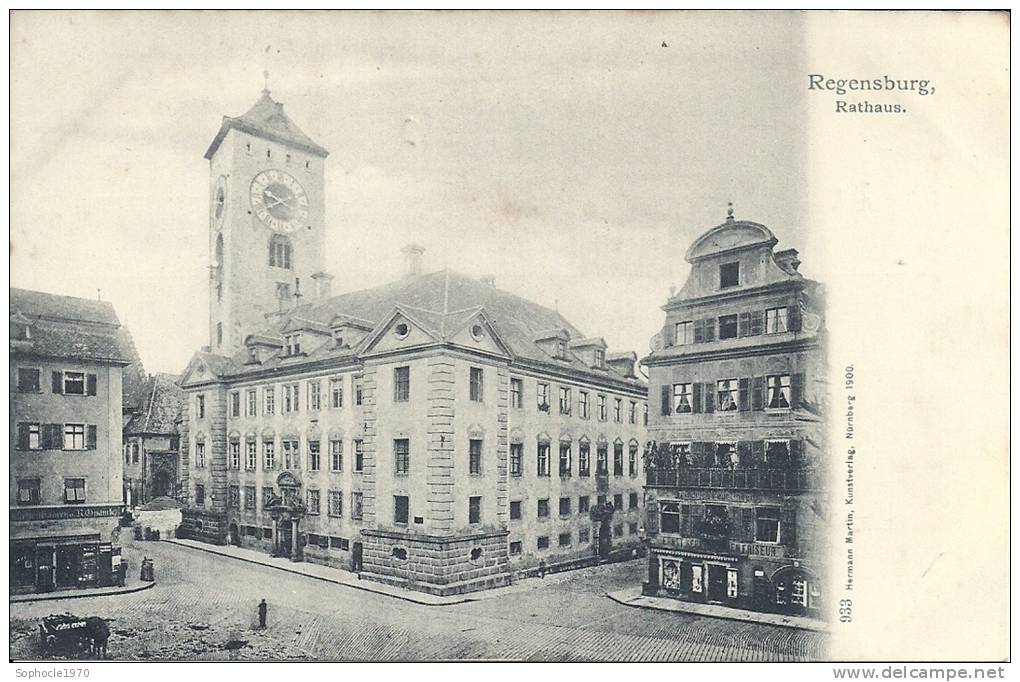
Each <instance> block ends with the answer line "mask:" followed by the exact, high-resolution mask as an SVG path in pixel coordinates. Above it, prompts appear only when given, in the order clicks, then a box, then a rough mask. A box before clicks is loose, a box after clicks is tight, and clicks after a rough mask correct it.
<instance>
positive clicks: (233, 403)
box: [230, 391, 241, 417]
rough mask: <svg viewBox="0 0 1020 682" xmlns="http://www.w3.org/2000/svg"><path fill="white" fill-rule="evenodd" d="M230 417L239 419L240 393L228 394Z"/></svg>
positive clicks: (232, 392)
mask: <svg viewBox="0 0 1020 682" xmlns="http://www.w3.org/2000/svg"><path fill="white" fill-rule="evenodd" d="M230 416H231V417H240V416H241V392H240V391H231V392H230Z"/></svg>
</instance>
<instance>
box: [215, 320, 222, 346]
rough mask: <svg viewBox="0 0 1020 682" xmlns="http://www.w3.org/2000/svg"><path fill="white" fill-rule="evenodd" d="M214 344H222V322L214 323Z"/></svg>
mask: <svg viewBox="0 0 1020 682" xmlns="http://www.w3.org/2000/svg"><path fill="white" fill-rule="evenodd" d="M216 345H217V346H222V345H223V323H222V322H217V323H216Z"/></svg>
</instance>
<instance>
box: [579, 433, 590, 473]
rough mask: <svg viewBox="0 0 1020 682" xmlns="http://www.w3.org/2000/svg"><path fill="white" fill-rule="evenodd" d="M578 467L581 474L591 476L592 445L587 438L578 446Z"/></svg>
mask: <svg viewBox="0 0 1020 682" xmlns="http://www.w3.org/2000/svg"><path fill="white" fill-rule="evenodd" d="M577 468H578V472H577V473H578V475H579V476H591V445H590V444H589V443H588V441H586V440H583V441H581V442H580V443H579V444H578V446H577Z"/></svg>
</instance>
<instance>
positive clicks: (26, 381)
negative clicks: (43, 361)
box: [18, 367, 40, 480]
mask: <svg viewBox="0 0 1020 682" xmlns="http://www.w3.org/2000/svg"><path fill="white" fill-rule="evenodd" d="M39 375H40V371H39V370H38V369H35V368H31V367H19V368H18V390H19V391H20V392H22V393H39V391H40V388H39ZM33 480H34V479H33Z"/></svg>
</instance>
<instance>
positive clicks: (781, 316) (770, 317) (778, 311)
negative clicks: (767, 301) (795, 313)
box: [759, 307, 787, 334]
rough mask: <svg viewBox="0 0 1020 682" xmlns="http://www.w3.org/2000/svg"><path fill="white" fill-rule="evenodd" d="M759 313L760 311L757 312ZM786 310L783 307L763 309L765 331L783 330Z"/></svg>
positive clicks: (779, 331) (777, 332)
mask: <svg viewBox="0 0 1020 682" xmlns="http://www.w3.org/2000/svg"><path fill="white" fill-rule="evenodd" d="M759 314H761V313H759ZM786 315H787V310H786V308H785V307H783V308H769V309H768V310H766V311H765V333H766V334H779V333H781V332H785V331H786V329H787V326H786Z"/></svg>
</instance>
